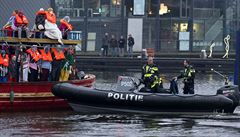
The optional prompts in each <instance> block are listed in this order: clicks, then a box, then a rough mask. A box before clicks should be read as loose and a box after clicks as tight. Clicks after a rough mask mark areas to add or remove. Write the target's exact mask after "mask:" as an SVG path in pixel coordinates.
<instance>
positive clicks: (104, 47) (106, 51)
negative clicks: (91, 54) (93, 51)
mask: <svg viewBox="0 0 240 137" xmlns="http://www.w3.org/2000/svg"><path fill="white" fill-rule="evenodd" d="M103 56H108V46H107V45H104V46H103Z"/></svg>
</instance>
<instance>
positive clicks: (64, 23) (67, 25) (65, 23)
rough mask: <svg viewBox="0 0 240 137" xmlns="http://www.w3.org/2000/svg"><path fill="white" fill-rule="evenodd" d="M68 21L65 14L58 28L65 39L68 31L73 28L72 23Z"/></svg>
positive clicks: (68, 18)
mask: <svg viewBox="0 0 240 137" xmlns="http://www.w3.org/2000/svg"><path fill="white" fill-rule="evenodd" d="M69 22H70V17H69V16H65V17H64V18H63V19H61V20H60V26H59V29H60V30H61V31H62V35H63V39H67V33H68V31H72V29H73V27H72V25H71V24H70V23H69Z"/></svg>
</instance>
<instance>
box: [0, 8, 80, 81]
mask: <svg viewBox="0 0 240 137" xmlns="http://www.w3.org/2000/svg"><path fill="white" fill-rule="evenodd" d="M72 29H73V27H72V25H71V24H70V18H69V16H65V17H64V18H62V19H61V20H60V25H59V27H58V25H57V24H56V16H55V14H54V12H53V9H52V8H48V9H47V10H44V9H43V8H41V9H40V10H39V11H37V12H36V17H35V23H34V26H33V27H32V29H29V20H28V18H27V17H26V16H25V15H24V13H23V11H21V10H14V11H13V13H12V16H11V17H10V18H9V20H8V21H7V23H6V24H5V25H4V26H3V33H4V35H5V36H8V37H17V38H32V37H34V38H43V37H47V38H50V39H57V40H58V42H59V44H56V45H44V46H37V45H31V46H30V47H27V46H23V45H21V46H13V45H11V46H9V45H7V44H3V45H1V46H0V49H1V50H0V82H27V81H29V82H33V81H67V80H72V79H76V78H78V76H77V71H78V70H77V68H76V66H75V60H74V52H75V49H74V47H72V46H69V47H67V46H64V45H63V42H62V39H68V32H69V31H71V30H72Z"/></svg>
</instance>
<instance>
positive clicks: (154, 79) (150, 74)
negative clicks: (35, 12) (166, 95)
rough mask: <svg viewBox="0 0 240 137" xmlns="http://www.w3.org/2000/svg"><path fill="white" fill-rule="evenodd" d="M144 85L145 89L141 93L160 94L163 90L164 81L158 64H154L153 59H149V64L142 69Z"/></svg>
mask: <svg viewBox="0 0 240 137" xmlns="http://www.w3.org/2000/svg"><path fill="white" fill-rule="evenodd" d="M142 83H143V84H144V85H145V88H143V89H141V92H146V91H149V90H150V92H158V91H159V88H162V80H161V79H160V77H159V70H158V67H157V66H156V64H154V63H153V57H151V56H150V57H148V60H147V64H145V65H144V66H143V68H142Z"/></svg>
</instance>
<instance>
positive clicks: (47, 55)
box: [40, 49, 53, 62]
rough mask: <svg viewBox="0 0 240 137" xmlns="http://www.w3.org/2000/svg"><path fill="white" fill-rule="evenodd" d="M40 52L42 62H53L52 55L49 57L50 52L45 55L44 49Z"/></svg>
mask: <svg viewBox="0 0 240 137" xmlns="http://www.w3.org/2000/svg"><path fill="white" fill-rule="evenodd" d="M40 52H41V55H42V60H44V61H49V62H52V61H53V59H52V55H51V52H50V51H49V52H48V53H47V54H46V52H45V51H44V49H40Z"/></svg>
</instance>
